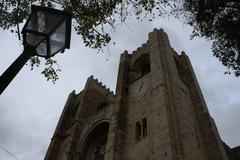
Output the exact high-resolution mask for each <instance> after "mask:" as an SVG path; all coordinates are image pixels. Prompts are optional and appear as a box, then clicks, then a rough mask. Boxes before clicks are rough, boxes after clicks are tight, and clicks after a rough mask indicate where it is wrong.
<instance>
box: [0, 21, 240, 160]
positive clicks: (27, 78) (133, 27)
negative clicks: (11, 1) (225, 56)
mask: <svg viewBox="0 0 240 160" xmlns="http://www.w3.org/2000/svg"><path fill="white" fill-rule="evenodd" d="M127 24H128V26H129V27H130V28H128V27H127V26H126V25H123V26H121V27H118V28H117V30H116V31H115V32H113V33H112V38H113V41H114V42H116V45H109V50H108V49H105V52H104V53H97V51H96V50H93V49H89V48H86V47H84V45H83V43H82V39H81V37H80V36H78V35H76V34H75V33H74V32H73V33H72V41H71V49H70V50H66V51H65V53H64V54H58V55H56V59H57V61H58V64H59V65H60V68H61V69H62V72H61V73H60V75H59V76H60V79H59V80H58V81H57V82H56V84H55V85H53V84H52V83H51V82H47V81H46V79H45V78H44V77H43V76H42V75H41V74H40V73H41V70H42V69H43V65H42V66H41V67H40V68H39V69H35V70H33V71H30V66H24V67H23V69H22V70H21V71H20V72H19V74H18V75H17V76H16V77H15V79H14V80H13V81H12V82H11V84H10V85H9V86H8V88H7V89H6V90H5V91H4V93H3V94H2V95H1V96H0V145H2V146H4V147H5V148H7V149H8V150H9V151H10V152H11V153H13V154H14V155H15V156H16V157H17V159H18V160H33V159H34V160H43V158H44V156H45V153H46V150H47V148H48V145H49V143H50V139H51V137H52V135H53V132H54V130H55V127H56V124H57V122H58V119H59V116H60V114H61V112H62V109H63V106H64V104H65V101H66V99H67V97H68V94H69V93H70V92H71V91H72V90H76V92H77V93H78V92H79V91H81V90H82V89H83V87H84V85H85V82H86V80H87V78H88V77H89V76H90V75H94V76H95V77H96V78H98V79H99V80H100V81H102V82H103V83H104V84H106V85H107V86H108V87H109V88H110V89H111V90H113V91H115V85H116V78H117V70H118V64H119V56H120V54H121V53H122V52H123V51H124V50H128V51H129V52H131V51H133V50H135V49H136V48H137V47H139V46H141V44H142V43H144V42H146V41H147V38H148V33H149V32H151V31H152V30H153V29H154V28H155V27H156V28H158V29H159V28H163V29H164V31H165V32H166V33H167V34H168V36H169V39H170V43H171V45H172V47H173V48H174V49H175V50H176V51H177V52H178V53H180V52H181V51H185V52H186V54H187V55H188V56H189V58H190V60H191V63H192V65H193V68H194V71H195V73H196V76H197V78H198V81H199V83H200V87H201V89H202V92H203V94H204V98H205V101H206V103H207V105H208V108H209V111H210V113H211V116H212V117H213V118H214V119H215V122H216V124H217V127H218V130H219V132H220V135H221V137H222V139H223V140H224V141H225V142H226V143H227V144H228V145H230V146H231V147H235V146H237V145H240V120H239V113H240V99H239V97H240V92H239V88H240V81H239V80H240V79H239V78H235V77H234V76H233V75H224V74H223V73H224V71H226V69H225V68H224V67H223V66H222V65H221V64H220V62H218V60H217V59H216V58H215V57H213V56H212V52H211V42H210V41H206V40H205V39H203V38H202V39H200V38H196V39H193V40H190V38H189V37H190V34H191V31H192V29H191V28H190V27H188V26H186V25H184V24H182V23H181V22H180V21H179V20H176V19H172V18H165V19H157V20H154V21H153V22H148V21H144V22H140V21H136V20H134V19H131V21H128V22H127ZM0 47H1V53H0V74H2V73H3V72H4V71H5V70H6V69H7V67H8V66H9V65H10V64H11V63H12V62H13V61H14V60H15V59H16V58H17V56H19V55H20V53H21V52H22V46H21V44H20V42H19V41H18V39H17V37H16V36H14V35H13V34H11V33H10V32H9V31H2V30H0ZM0 160H14V158H13V157H11V156H10V155H9V154H8V153H6V152H5V151H4V150H2V149H1V148H0Z"/></svg>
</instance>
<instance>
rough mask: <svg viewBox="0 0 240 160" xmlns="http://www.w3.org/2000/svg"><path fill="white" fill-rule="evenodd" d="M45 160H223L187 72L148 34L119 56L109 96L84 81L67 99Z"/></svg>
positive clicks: (161, 35) (182, 58)
mask: <svg viewBox="0 0 240 160" xmlns="http://www.w3.org/2000/svg"><path fill="white" fill-rule="evenodd" d="M45 160H228V158H227V155H226V152H225V150H224V147H223V143H222V141H221V139H220V136H219V134H218V131H217V128H216V126H215V123H214V121H213V119H212V118H211V116H210V115H209V112H208V109H207V107H206V104H205V101H204V99H203V96H202V93H201V90H200V88H199V85H198V82H197V80H196V77H195V75H194V72H193V69H192V66H191V64H190V61H189V59H188V57H187V56H186V54H185V53H184V52H182V53H181V55H178V54H177V53H176V52H175V51H174V50H173V49H172V48H171V46H170V43H169V40H168V37H167V35H166V33H165V32H164V31H163V30H162V29H161V30H157V29H154V31H153V32H151V33H149V39H148V41H147V42H146V43H145V44H143V45H142V46H141V47H139V48H138V49H137V50H136V51H134V52H133V53H132V54H128V52H127V51H125V52H124V53H123V54H121V58H120V64H119V72H118V79H117V87H116V93H115V94H113V92H110V90H109V89H107V88H106V87H105V86H104V85H102V84H101V82H98V80H97V79H94V78H93V76H91V77H89V78H88V80H87V83H86V86H85V88H84V89H83V90H82V91H81V92H80V93H79V94H75V92H72V93H71V94H70V95H69V98H68V100H67V102H66V104H65V107H64V110H63V112H62V115H61V117H60V120H59V122H58V125H57V127H56V130H55V133H54V135H53V138H52V141H51V143H50V146H49V149H48V151H47V154H46V157H45Z"/></svg>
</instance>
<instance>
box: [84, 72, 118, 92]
mask: <svg viewBox="0 0 240 160" xmlns="http://www.w3.org/2000/svg"><path fill="white" fill-rule="evenodd" d="M88 83H93V84H94V85H95V86H96V87H97V88H99V89H100V90H102V91H104V92H106V94H107V95H111V96H114V93H113V91H111V90H110V89H109V88H107V87H106V85H104V84H103V83H102V82H100V81H99V80H98V79H97V78H95V77H94V76H93V75H91V76H90V77H89V78H88Z"/></svg>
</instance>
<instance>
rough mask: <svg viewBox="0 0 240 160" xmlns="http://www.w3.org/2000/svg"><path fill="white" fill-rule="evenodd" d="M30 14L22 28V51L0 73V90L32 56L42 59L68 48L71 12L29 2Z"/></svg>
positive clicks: (0, 92)
mask: <svg viewBox="0 0 240 160" xmlns="http://www.w3.org/2000/svg"><path fill="white" fill-rule="evenodd" d="M31 11H32V12H31V15H30V17H29V18H28V20H27V22H26V24H25V25H24V27H23V29H22V34H23V46H24V50H23V53H22V54H21V55H20V56H19V57H18V58H17V59H16V60H15V61H14V62H13V63H12V64H11V66H10V67H9V68H8V69H7V70H6V71H5V72H4V73H3V74H2V75H1V77H0V94H2V92H3V91H4V90H5V88H6V87H7V86H8V85H9V83H10V82H11V81H12V80H13V78H14V77H15V76H16V75H17V73H18V72H19V71H20V70H21V68H22V67H23V66H24V64H25V63H26V62H27V61H28V60H29V58H30V57H32V56H35V55H37V56H40V57H44V58H46V59H48V58H50V57H52V56H54V55H55V54H57V53H58V52H64V49H65V48H68V49H69V48H70V38H71V13H69V12H65V11H60V10H56V9H52V8H47V7H40V6H32V9H31Z"/></svg>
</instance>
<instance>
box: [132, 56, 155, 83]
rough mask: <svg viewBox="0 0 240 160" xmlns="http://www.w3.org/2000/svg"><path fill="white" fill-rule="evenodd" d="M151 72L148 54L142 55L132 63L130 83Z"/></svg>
mask: <svg viewBox="0 0 240 160" xmlns="http://www.w3.org/2000/svg"><path fill="white" fill-rule="evenodd" d="M150 71H151V65H150V56H149V54H148V53H145V54H142V55H141V56H140V57H139V58H138V59H137V60H135V61H134V63H133V65H132V67H131V69H130V75H131V76H130V83H131V82H134V81H136V80H138V79H139V78H141V77H142V76H144V75H146V74H147V73H149V72H150Z"/></svg>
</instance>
